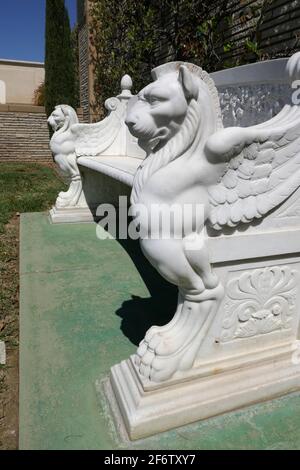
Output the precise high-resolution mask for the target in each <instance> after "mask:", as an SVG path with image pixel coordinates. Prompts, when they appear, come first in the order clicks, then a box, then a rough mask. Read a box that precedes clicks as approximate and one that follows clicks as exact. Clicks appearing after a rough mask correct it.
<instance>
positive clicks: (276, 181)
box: [205, 105, 300, 230]
mask: <svg viewBox="0 0 300 470" xmlns="http://www.w3.org/2000/svg"><path fill="white" fill-rule="evenodd" d="M205 151H206V155H207V158H208V159H209V160H212V161H214V162H216V163H220V162H222V161H223V162H225V165H224V167H225V170H224V172H223V176H222V177H221V179H220V181H219V182H218V183H217V184H215V185H213V186H211V187H210V188H209V196H210V216H209V223H210V225H211V226H212V227H213V228H214V229H216V230H221V229H222V228H223V227H224V226H230V227H235V226H236V225H238V224H239V223H241V222H242V223H249V222H251V221H252V220H253V219H255V218H256V219H259V218H261V217H263V216H264V215H265V214H267V213H268V212H269V211H271V210H272V209H274V208H275V207H276V206H278V205H279V204H281V203H282V202H283V201H284V200H286V199H287V198H288V197H289V196H290V195H291V194H292V193H293V192H294V191H295V190H296V189H297V188H298V187H299V186H300V107H299V106H291V105H286V106H285V107H284V108H283V109H282V111H281V112H280V113H279V114H278V115H277V116H275V117H274V118H273V119H270V120H269V121H266V122H265V123H263V124H259V125H257V126H252V127H248V128H238V127H232V128H227V129H222V130H220V131H218V132H217V133H215V134H213V135H212V136H211V137H210V138H209V139H208V141H207V144H206V149H205Z"/></svg>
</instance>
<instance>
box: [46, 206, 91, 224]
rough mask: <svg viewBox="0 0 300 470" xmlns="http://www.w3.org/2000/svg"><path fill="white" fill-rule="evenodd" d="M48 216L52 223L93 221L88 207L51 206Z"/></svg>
mask: <svg viewBox="0 0 300 470" xmlns="http://www.w3.org/2000/svg"><path fill="white" fill-rule="evenodd" d="M49 218H50V222H51V223H52V224H64V223H65V224H72V223H82V222H93V221H94V217H93V214H92V212H91V211H90V209H89V208H88V207H65V208H57V207H55V206H54V207H53V208H52V209H51V210H50V211H49Z"/></svg>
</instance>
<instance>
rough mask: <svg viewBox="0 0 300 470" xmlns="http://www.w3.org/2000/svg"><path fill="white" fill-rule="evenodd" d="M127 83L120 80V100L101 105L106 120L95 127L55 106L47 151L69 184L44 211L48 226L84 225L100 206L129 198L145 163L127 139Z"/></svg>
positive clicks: (129, 97)
mask: <svg viewBox="0 0 300 470" xmlns="http://www.w3.org/2000/svg"><path fill="white" fill-rule="evenodd" d="M131 88H132V80H131V78H130V77H129V76H128V75H125V76H124V77H123V78H122V80H121V89H122V91H121V94H120V95H118V96H117V97H114V98H109V99H108V100H107V101H106V103H105V106H106V109H107V110H108V116H107V117H106V118H105V119H103V120H102V121H100V122H98V123H95V124H80V123H79V122H78V119H77V116H76V113H75V111H74V110H73V109H72V108H70V107H69V106H65V105H61V106H58V107H57V108H56V109H55V110H54V112H53V113H52V115H51V117H50V118H49V124H50V125H51V126H52V128H53V129H54V131H55V133H54V135H53V137H52V139H51V142H50V147H51V150H52V152H53V155H54V159H55V161H56V163H57V164H58V166H59V168H60V170H61V171H62V172H63V174H64V175H65V176H66V177H67V179H69V180H71V183H70V187H69V190H68V191H67V192H65V193H60V194H59V196H58V198H57V201H56V204H55V206H54V207H53V209H52V210H51V211H50V219H51V221H52V222H53V223H61V222H62V223H64V222H89V221H92V220H93V219H94V216H95V212H96V209H97V207H98V205H99V204H100V203H103V202H105V203H112V204H114V205H117V204H118V197H119V195H127V196H129V194H130V190H131V187H132V184H133V178H134V175H135V173H136V170H137V168H138V166H139V165H140V164H141V162H142V160H143V158H144V157H145V153H144V151H143V150H142V149H141V148H140V147H139V146H138V144H137V141H136V139H135V138H134V137H132V135H131V134H130V133H129V131H128V129H127V126H126V125H125V115H126V112H127V108H128V103H129V101H130V100H133V101H134V97H133V95H132V94H131Z"/></svg>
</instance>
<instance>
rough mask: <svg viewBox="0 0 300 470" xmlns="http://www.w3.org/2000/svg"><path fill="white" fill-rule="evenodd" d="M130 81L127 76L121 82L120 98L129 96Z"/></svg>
mask: <svg viewBox="0 0 300 470" xmlns="http://www.w3.org/2000/svg"><path fill="white" fill-rule="evenodd" d="M132 85H133V83H132V79H131V77H130V76H129V75H127V74H126V75H124V77H122V80H121V90H122V94H121V96H131V88H132Z"/></svg>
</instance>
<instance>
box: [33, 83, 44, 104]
mask: <svg viewBox="0 0 300 470" xmlns="http://www.w3.org/2000/svg"><path fill="white" fill-rule="evenodd" d="M33 104H34V105H35V106H45V82H43V83H41V84H40V85H39V86H38V87H37V88H36V89H35V90H34V95H33Z"/></svg>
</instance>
